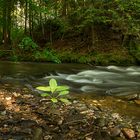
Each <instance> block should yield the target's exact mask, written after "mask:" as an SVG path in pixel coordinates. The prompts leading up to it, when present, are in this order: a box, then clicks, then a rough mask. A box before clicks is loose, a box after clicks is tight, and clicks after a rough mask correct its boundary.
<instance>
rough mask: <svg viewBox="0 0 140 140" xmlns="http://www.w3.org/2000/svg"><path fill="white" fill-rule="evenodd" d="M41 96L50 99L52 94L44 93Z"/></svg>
mask: <svg viewBox="0 0 140 140" xmlns="http://www.w3.org/2000/svg"><path fill="white" fill-rule="evenodd" d="M41 96H42V97H46V96H49V97H50V94H48V93H43V94H41Z"/></svg>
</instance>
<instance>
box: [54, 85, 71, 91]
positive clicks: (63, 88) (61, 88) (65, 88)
mask: <svg viewBox="0 0 140 140" xmlns="http://www.w3.org/2000/svg"><path fill="white" fill-rule="evenodd" d="M68 89H69V87H68V86H57V88H56V91H64V90H68Z"/></svg>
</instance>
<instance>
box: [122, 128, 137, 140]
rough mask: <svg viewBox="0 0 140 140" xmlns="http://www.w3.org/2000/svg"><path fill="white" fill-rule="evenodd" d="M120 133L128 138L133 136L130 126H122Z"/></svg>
mask: <svg viewBox="0 0 140 140" xmlns="http://www.w3.org/2000/svg"><path fill="white" fill-rule="evenodd" d="M122 133H123V134H124V136H125V137H126V138H128V139H132V138H134V137H135V132H134V131H133V130H132V129H130V128H123V129H122Z"/></svg>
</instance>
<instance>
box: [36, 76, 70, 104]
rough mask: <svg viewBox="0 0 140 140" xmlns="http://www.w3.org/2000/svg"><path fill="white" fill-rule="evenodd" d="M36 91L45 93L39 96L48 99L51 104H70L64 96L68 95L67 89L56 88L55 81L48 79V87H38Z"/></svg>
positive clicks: (63, 87)
mask: <svg viewBox="0 0 140 140" xmlns="http://www.w3.org/2000/svg"><path fill="white" fill-rule="evenodd" d="M36 89H38V90H41V91H45V93H43V94H41V96H42V97H48V98H49V99H50V101H51V102H52V103H58V102H59V101H60V102H62V103H65V104H70V101H69V100H68V99H67V98H66V95H68V94H69V87H68V86H58V85H57V81H56V80H55V79H50V81H49V86H39V87H37V88H36Z"/></svg>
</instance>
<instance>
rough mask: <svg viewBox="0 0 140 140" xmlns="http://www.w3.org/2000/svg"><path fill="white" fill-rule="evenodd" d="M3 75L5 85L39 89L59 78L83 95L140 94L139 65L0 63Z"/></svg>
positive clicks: (0, 73) (0, 75) (72, 89)
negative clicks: (51, 79)
mask: <svg viewBox="0 0 140 140" xmlns="http://www.w3.org/2000/svg"><path fill="white" fill-rule="evenodd" d="M0 77H1V78H0V84H1V85H6V84H9V85H10V86H11V87H15V88H23V87H27V88H29V89H30V90H32V91H35V92H38V91H37V90H36V89H35V87H37V86H39V85H44V86H45V85H48V81H49V79H50V78H55V79H56V80H57V81H58V84H61V85H62V84H63V85H68V86H70V90H71V92H72V93H76V94H79V95H80V96H82V95H83V96H85V95H96V96H98V95H103V96H104V95H105V96H106V95H109V96H115V97H116V96H119V97H123V96H127V95H136V96H137V98H139V96H140V67H139V66H130V67H118V66H95V67H92V66H89V65H82V64H51V63H50V64H49V63H47V64H46V63H12V62H0ZM134 110H135V109H133V111H134ZM138 113H139V114H138ZM138 113H137V114H138V115H139V117H140V111H139V112H138Z"/></svg>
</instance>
